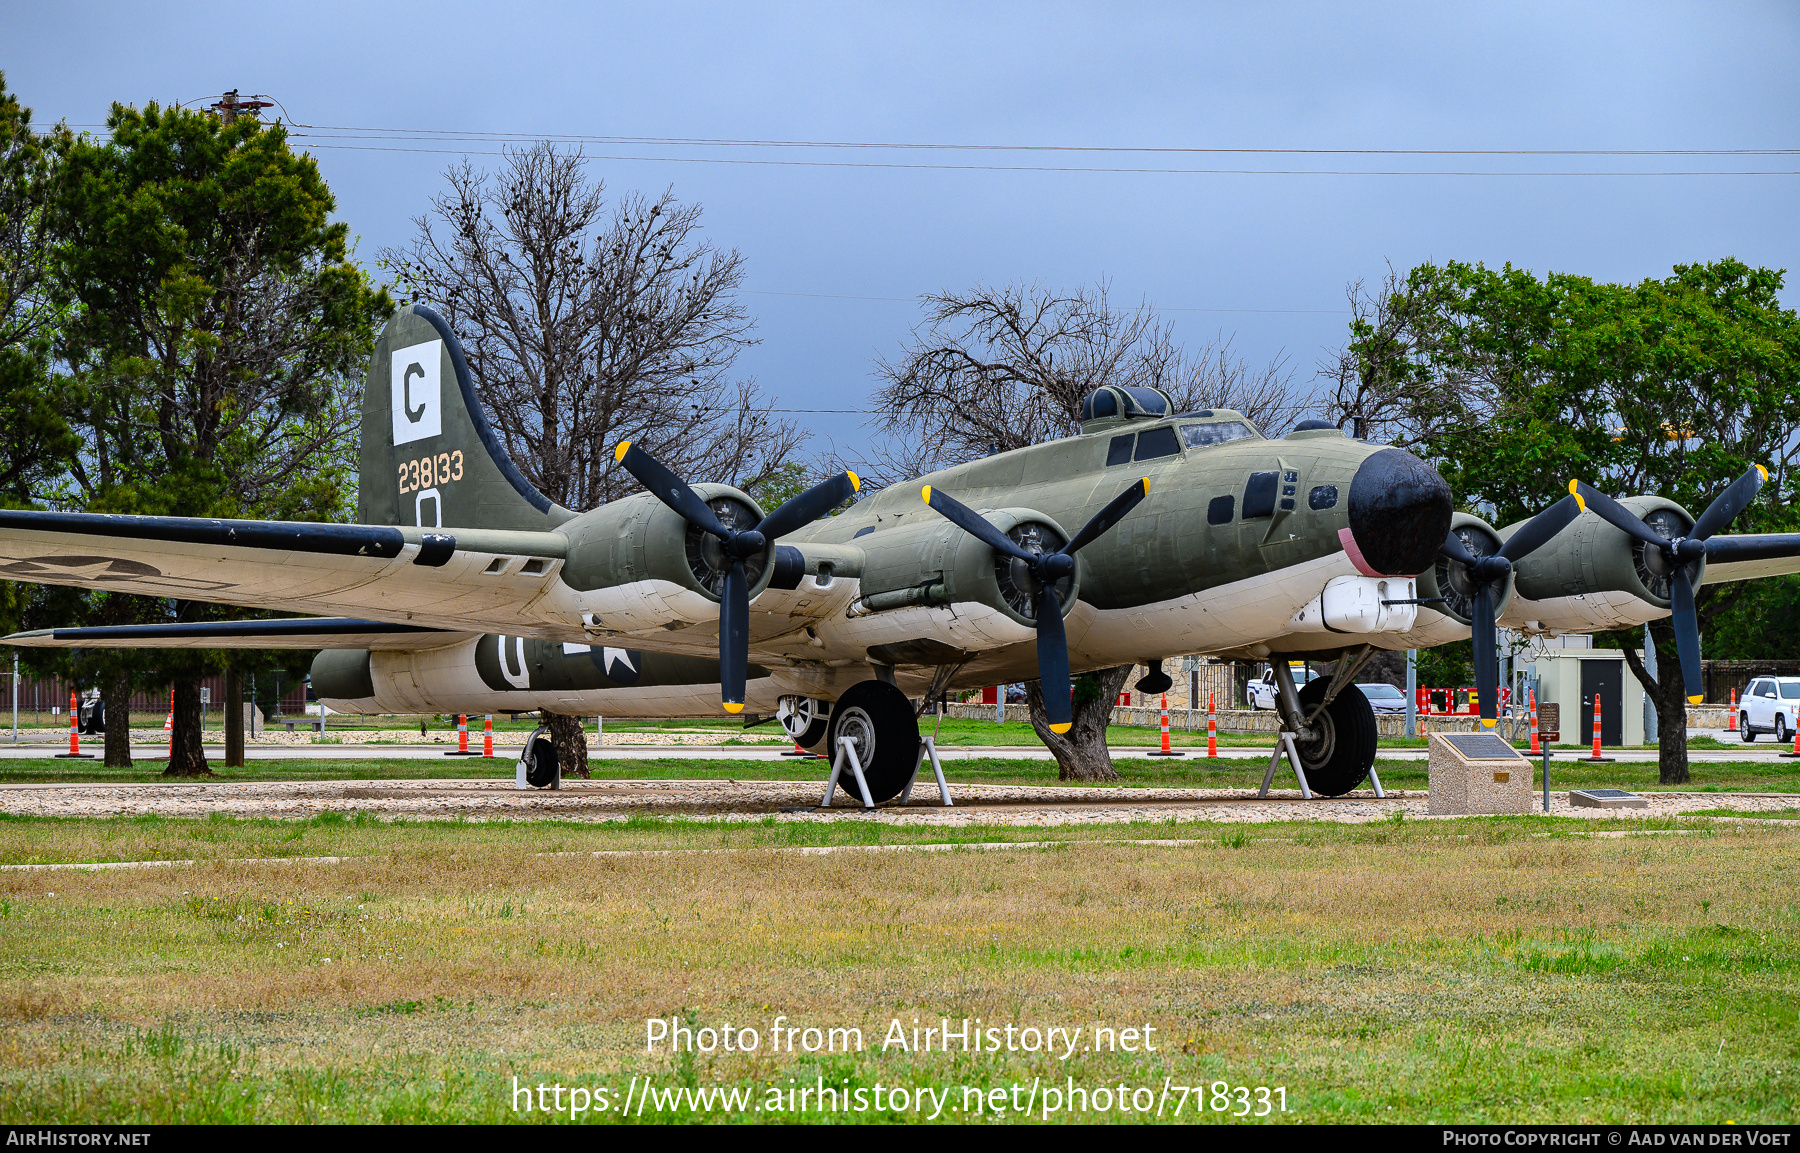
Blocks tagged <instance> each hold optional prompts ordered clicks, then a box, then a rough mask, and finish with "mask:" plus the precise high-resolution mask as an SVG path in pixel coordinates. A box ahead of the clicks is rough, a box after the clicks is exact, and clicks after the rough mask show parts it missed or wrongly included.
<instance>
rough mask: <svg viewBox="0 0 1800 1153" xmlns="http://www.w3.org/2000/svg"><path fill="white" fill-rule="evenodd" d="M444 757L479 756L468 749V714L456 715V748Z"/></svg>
mask: <svg viewBox="0 0 1800 1153" xmlns="http://www.w3.org/2000/svg"><path fill="white" fill-rule="evenodd" d="M324 711H325V706H324V705H323V704H320V705H319V712H320V715H323V714H324ZM444 755H445V756H446V757H476V756H480V755H481V754H479V753H477V752H476V751H475V750H473V749H471V748H470V747H469V714H468V713H458V714H457V715H456V747H455V748H454V749H451V750H449V751H448V752H446V753H445V754H444Z"/></svg>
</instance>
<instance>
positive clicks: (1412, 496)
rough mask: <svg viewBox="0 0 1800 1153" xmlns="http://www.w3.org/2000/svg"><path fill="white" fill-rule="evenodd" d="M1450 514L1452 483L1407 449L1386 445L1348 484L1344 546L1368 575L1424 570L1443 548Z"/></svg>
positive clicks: (1399, 573) (1408, 573) (1404, 574)
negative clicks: (1348, 499) (1346, 536)
mask: <svg viewBox="0 0 1800 1153" xmlns="http://www.w3.org/2000/svg"><path fill="white" fill-rule="evenodd" d="M1450 513H1451V507H1450V486H1449V485H1448V484H1446V483H1444V478H1443V477H1441V476H1439V475H1438V474H1437V470H1436V469H1434V468H1432V467H1431V466H1430V465H1428V464H1426V463H1425V462H1424V461H1422V460H1420V459H1419V458H1418V457H1416V456H1414V455H1413V454H1412V453H1410V452H1403V451H1401V450H1400V449H1397V448H1384V449H1382V450H1381V451H1380V452H1377V453H1373V454H1372V455H1370V456H1369V458H1368V459H1367V460H1365V461H1363V462H1362V465H1361V467H1359V468H1358V469H1357V470H1356V477H1355V479H1353V480H1352V481H1351V482H1350V530H1349V536H1350V537H1351V538H1352V539H1350V540H1346V541H1344V546H1345V550H1346V551H1348V552H1350V553H1351V556H1352V557H1353V558H1357V557H1358V556H1360V560H1359V562H1358V564H1357V567H1358V568H1360V569H1363V570H1364V571H1366V572H1370V573H1372V574H1381V575H1384V576H1387V575H1399V576H1411V575H1413V574H1415V573H1421V572H1424V571H1425V570H1426V569H1427V568H1429V567H1430V566H1431V565H1432V564H1434V563H1435V562H1436V560H1437V554H1438V550H1439V549H1441V548H1442V547H1443V546H1444V537H1445V536H1446V535H1448V533H1449V532H1450ZM1353 545H1354V548H1352V546H1353Z"/></svg>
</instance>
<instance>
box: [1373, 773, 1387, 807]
mask: <svg viewBox="0 0 1800 1153" xmlns="http://www.w3.org/2000/svg"><path fill="white" fill-rule="evenodd" d="M1369 783H1370V784H1371V785H1374V786H1375V796H1376V797H1377V798H1378V799H1383V800H1385V799H1386V798H1387V792H1386V790H1384V789H1383V788H1382V787H1381V777H1380V776H1379V775H1378V774H1377V773H1376V772H1375V766H1374V765H1370V766H1369Z"/></svg>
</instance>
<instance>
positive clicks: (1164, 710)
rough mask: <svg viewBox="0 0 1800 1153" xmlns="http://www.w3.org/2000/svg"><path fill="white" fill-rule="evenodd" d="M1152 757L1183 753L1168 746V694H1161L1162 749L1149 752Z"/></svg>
mask: <svg viewBox="0 0 1800 1153" xmlns="http://www.w3.org/2000/svg"><path fill="white" fill-rule="evenodd" d="M1150 755H1151V756H1153V757H1181V756H1186V755H1187V754H1185V753H1179V752H1176V751H1175V750H1174V749H1171V748H1170V747H1169V694H1168V693H1164V694H1163V695H1162V749H1161V751H1159V752H1153V753H1151V754H1150Z"/></svg>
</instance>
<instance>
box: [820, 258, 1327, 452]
mask: <svg viewBox="0 0 1800 1153" xmlns="http://www.w3.org/2000/svg"><path fill="white" fill-rule="evenodd" d="M921 304H922V305H923V307H924V309H925V319H924V320H923V321H922V322H921V323H920V324H919V326H918V327H916V328H915V329H914V330H913V332H912V335H911V337H910V339H909V340H908V341H907V342H906V344H905V346H904V347H903V348H902V349H901V350H900V352H899V354H898V355H897V356H895V357H892V358H888V357H884V358H882V359H881V360H880V361H879V362H878V363H877V365H876V370H875V372H876V376H877V377H878V378H879V380H880V381H881V385H880V388H879V390H878V391H877V393H876V397H875V406H876V417H875V423H877V424H878V425H879V426H880V427H881V429H882V430H883V431H884V432H886V433H887V434H888V435H889V436H890V437H891V438H892V440H891V441H890V443H889V444H888V445H886V446H877V447H875V448H873V449H871V450H869V452H868V454H867V455H865V456H863V457H861V458H858V460H857V461H855V462H854V463H856V464H858V465H859V466H860V467H861V468H862V469H863V470H865V471H866V472H867V473H868V474H869V476H868V479H869V480H870V481H871V483H872V484H876V485H879V484H880V483H881V482H883V481H887V482H890V483H891V482H892V481H897V480H900V479H903V478H905V477H909V476H917V475H919V474H920V473H923V472H929V471H931V470H932V469H935V468H942V467H944V466H946V465H950V464H955V463H958V462H961V461H966V460H973V459H975V458H977V457H981V456H986V455H989V454H990V453H993V452H996V451H1006V450H1009V449H1014V448H1022V447H1024V446H1025V445H1028V444H1037V443H1040V442H1042V441H1046V440H1055V439H1057V438H1059V437H1065V436H1072V435H1074V434H1075V433H1078V432H1079V431H1080V430H1081V402H1082V400H1083V399H1084V398H1085V397H1086V396H1087V395H1088V394H1089V393H1091V392H1093V391H1094V390H1095V389H1097V388H1099V387H1101V386H1102V385H1127V386H1136V385H1141V386H1148V387H1153V388H1159V389H1162V390H1163V391H1164V392H1166V393H1168V394H1169V395H1170V397H1171V398H1172V399H1173V400H1174V402H1175V405H1176V410H1177V411H1187V410H1190V409H1197V408H1232V409H1237V410H1240V411H1242V412H1244V413H1245V415H1247V416H1249V417H1250V419H1251V420H1253V421H1254V422H1256V423H1257V424H1259V425H1261V426H1262V427H1263V428H1264V430H1265V431H1268V432H1274V433H1279V432H1281V431H1283V430H1285V428H1286V427H1287V426H1288V425H1289V424H1291V423H1292V422H1293V419H1294V417H1295V416H1296V415H1297V413H1298V412H1299V410H1300V404H1299V403H1298V402H1296V400H1295V399H1294V397H1293V393H1292V386H1291V374H1290V373H1289V372H1287V371H1286V369H1285V366H1284V364H1283V362H1282V361H1281V360H1277V361H1276V362H1275V363H1273V364H1271V365H1270V366H1269V367H1268V368H1266V369H1263V370H1262V371H1260V372H1257V371H1254V370H1252V369H1251V368H1250V367H1249V366H1248V365H1246V364H1245V363H1244V362H1243V361H1242V360H1241V359H1238V358H1236V357H1234V356H1233V355H1232V353H1231V348H1230V342H1229V341H1226V340H1221V341H1217V342H1214V343H1212V344H1209V345H1207V346H1206V347H1205V348H1203V349H1201V350H1200V351H1199V352H1198V353H1195V354H1191V355H1190V354H1188V353H1187V352H1186V351H1185V350H1183V349H1182V348H1181V347H1180V346H1179V345H1177V344H1176V343H1175V341H1174V338H1173V336H1172V333H1171V331H1170V329H1169V326H1168V325H1167V324H1166V323H1165V322H1163V321H1161V320H1160V319H1158V317H1157V315H1156V313H1155V310H1154V309H1152V308H1150V307H1149V306H1148V305H1140V306H1138V307H1137V308H1136V309H1133V310H1131V311H1129V312H1127V311H1124V310H1121V309H1118V308H1115V307H1114V306H1113V304H1112V302H1111V297H1110V288H1109V286H1108V284H1107V283H1106V282H1104V281H1102V282H1101V283H1099V284H1097V285H1095V286H1093V287H1091V288H1090V287H1083V288H1078V289H1076V290H1074V291H1072V292H1064V291H1055V290H1051V289H1047V288H1045V287H1043V286H1042V285H1038V284H1032V285H1022V284H1013V285H1008V286H1006V287H1004V288H993V287H988V286H985V285H977V286H976V287H975V288H973V289H971V290H970V291H968V292H965V293H951V292H941V293H934V294H932V295H928V296H926V297H924V298H923V299H922V301H921Z"/></svg>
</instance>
